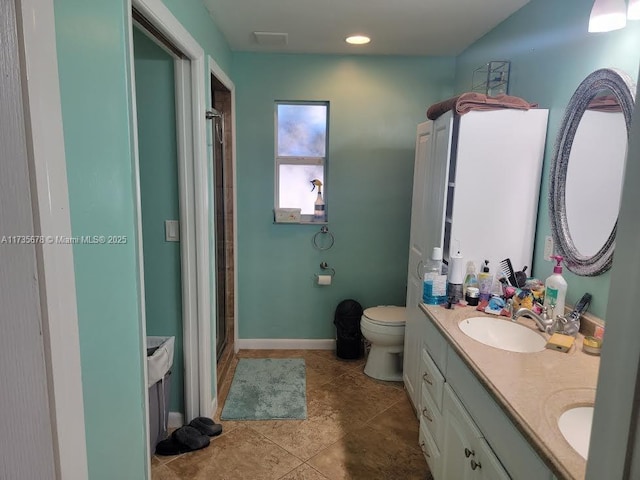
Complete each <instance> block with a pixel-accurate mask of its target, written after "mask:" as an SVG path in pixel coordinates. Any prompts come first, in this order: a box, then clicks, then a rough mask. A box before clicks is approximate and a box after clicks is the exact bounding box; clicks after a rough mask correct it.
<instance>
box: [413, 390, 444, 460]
mask: <svg viewBox="0 0 640 480" xmlns="http://www.w3.org/2000/svg"><path fill="white" fill-rule="evenodd" d="M421 395H422V402H421V405H422V411H421V412H419V413H420V422H422V423H424V425H425V426H426V427H427V430H429V433H431V436H432V437H433V440H434V441H435V442H436V445H437V446H438V448H440V447H441V446H442V439H443V435H444V428H443V427H444V422H443V418H442V413H440V411H439V410H438V408H437V407H436V404H435V402H434V400H433V398H431V394H430V393H429V391H428V390H427V385H426V384H425V383H424V382H422V393H421Z"/></svg>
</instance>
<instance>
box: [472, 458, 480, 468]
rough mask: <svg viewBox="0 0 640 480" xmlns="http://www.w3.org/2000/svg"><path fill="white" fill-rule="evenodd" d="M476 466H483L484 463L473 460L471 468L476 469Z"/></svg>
mask: <svg viewBox="0 0 640 480" xmlns="http://www.w3.org/2000/svg"><path fill="white" fill-rule="evenodd" d="M476 468H482V465H480V462H476V461H475V460H471V470H475V469H476Z"/></svg>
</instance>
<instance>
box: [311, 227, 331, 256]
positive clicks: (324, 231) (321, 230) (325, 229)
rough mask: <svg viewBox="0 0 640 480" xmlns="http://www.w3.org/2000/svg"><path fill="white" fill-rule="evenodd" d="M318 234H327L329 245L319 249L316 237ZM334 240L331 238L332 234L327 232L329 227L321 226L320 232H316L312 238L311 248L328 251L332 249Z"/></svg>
mask: <svg viewBox="0 0 640 480" xmlns="http://www.w3.org/2000/svg"><path fill="white" fill-rule="evenodd" d="M320 234H323V235H325V234H328V235H329V245H327V246H325V247H321V246H320V245H318V239H319V237H318V235H320ZM335 241H336V239H335V237H334V236H333V233H331V232H330V231H329V227H327V226H326V225H323V226H322V227H320V231H319V232H316V234H315V235H314V236H313V246H314V247H316V248H317V249H318V250H329V249H330V248H331V247H333V244H334V243H335Z"/></svg>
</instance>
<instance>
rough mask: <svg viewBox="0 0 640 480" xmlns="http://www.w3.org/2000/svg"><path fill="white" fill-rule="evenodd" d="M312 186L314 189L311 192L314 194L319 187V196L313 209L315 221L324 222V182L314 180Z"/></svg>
mask: <svg viewBox="0 0 640 480" xmlns="http://www.w3.org/2000/svg"><path fill="white" fill-rule="evenodd" d="M311 184H312V185H313V188H312V189H311V191H312V192H313V191H314V190H315V188H316V187H318V196H317V197H316V201H315V204H314V207H313V219H314V220H315V221H316V222H324V220H325V217H324V200H323V199H322V182H321V181H320V180H318V179H317V178H316V179H313V180H311Z"/></svg>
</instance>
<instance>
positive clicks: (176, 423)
mask: <svg viewBox="0 0 640 480" xmlns="http://www.w3.org/2000/svg"><path fill="white" fill-rule="evenodd" d="M183 425H184V415H183V414H182V413H181V412H169V421H168V422H167V426H168V427H169V428H180V427H181V426H183Z"/></svg>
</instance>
